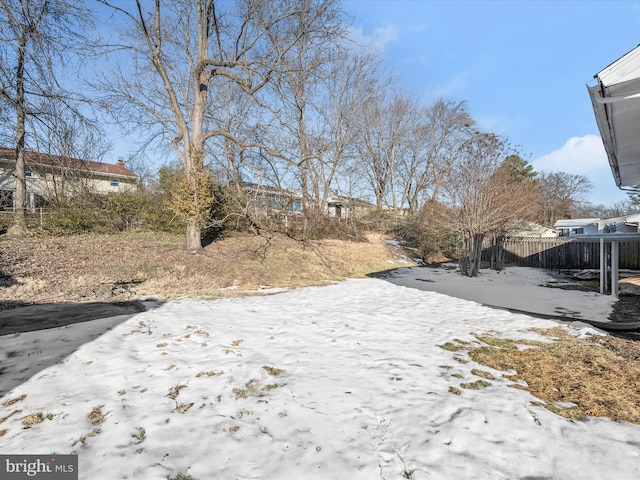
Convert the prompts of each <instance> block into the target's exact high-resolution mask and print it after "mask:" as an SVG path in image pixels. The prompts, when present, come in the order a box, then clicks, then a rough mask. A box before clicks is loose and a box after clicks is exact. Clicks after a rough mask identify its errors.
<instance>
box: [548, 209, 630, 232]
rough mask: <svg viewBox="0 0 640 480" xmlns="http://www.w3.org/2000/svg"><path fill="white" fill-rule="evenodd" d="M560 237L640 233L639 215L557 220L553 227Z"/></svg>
mask: <svg viewBox="0 0 640 480" xmlns="http://www.w3.org/2000/svg"><path fill="white" fill-rule="evenodd" d="M553 226H554V227H555V228H556V229H558V232H559V235H558V236H560V237H574V236H576V235H603V234H609V233H640V214H633V215H624V216H622V217H611V218H573V219H567V220H558V221H557V222H556V223H555V224H554V225H553Z"/></svg>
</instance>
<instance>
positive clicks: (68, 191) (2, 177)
mask: <svg viewBox="0 0 640 480" xmlns="http://www.w3.org/2000/svg"><path fill="white" fill-rule="evenodd" d="M92 167H95V168H100V169H103V170H109V167H111V170H113V173H111V172H108V171H107V172H101V171H93V170H91V168H92ZM14 170H15V161H13V160H11V159H6V158H0V208H11V205H7V203H8V202H7V199H8V198H10V197H12V198H13V197H14V196H15V193H14V192H15V190H16V178H15V176H14ZM59 171H60V169H59V168H57V167H55V166H51V165H43V164H37V163H34V162H28V164H27V167H26V168H25V173H28V172H30V175H28V176H26V178H25V180H26V187H27V206H28V207H29V208H34V207H37V206H40V204H41V203H43V200H44V199H47V198H52V197H53V195H54V192H56V191H57V192H59V193H64V194H65V195H70V196H73V195H74V194H76V193H78V191H79V190H80V187H82V189H88V190H89V191H92V192H94V193H98V194H108V193H119V192H127V191H134V190H135V189H136V183H137V177H136V176H135V175H134V174H133V173H130V172H128V171H127V170H124V166H123V165H107V164H102V163H97V162H83V168H82V169H77V170H72V171H71V174H70V175H67V176H66V178H63V176H62V175H61V174H59V173H57V172H59ZM121 171H126V172H128V173H130V174H127V175H122V174H119V173H116V172H121ZM56 182H58V185H56ZM63 186H64V187H63ZM60 190H63V192H60ZM3 200H4V203H3Z"/></svg>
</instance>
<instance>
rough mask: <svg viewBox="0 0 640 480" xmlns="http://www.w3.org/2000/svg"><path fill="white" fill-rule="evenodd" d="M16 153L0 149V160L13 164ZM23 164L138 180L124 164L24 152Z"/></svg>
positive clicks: (3, 148)
mask: <svg viewBox="0 0 640 480" xmlns="http://www.w3.org/2000/svg"><path fill="white" fill-rule="evenodd" d="M15 155H16V152H15V150H14V149H12V148H5V147H0V160H8V161H11V162H15ZM25 162H26V163H27V164H28V165H30V166H33V165H46V166H54V167H61V166H68V167H70V168H73V169H76V170H84V171H87V172H91V173H97V174H104V175H110V176H117V177H128V178H138V176H137V175H136V174H135V173H133V172H132V171H131V170H129V169H127V168H126V167H125V165H124V162H122V161H120V160H119V161H118V162H117V163H115V164H114V163H103V162H92V161H90V160H80V159H78V158H71V157H61V156H58V155H49V154H46V153H39V152H33V151H30V150H26V151H25Z"/></svg>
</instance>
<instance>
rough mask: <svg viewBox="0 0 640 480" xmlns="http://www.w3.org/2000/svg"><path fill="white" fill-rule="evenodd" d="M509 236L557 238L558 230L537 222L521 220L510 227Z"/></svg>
mask: <svg viewBox="0 0 640 480" xmlns="http://www.w3.org/2000/svg"><path fill="white" fill-rule="evenodd" d="M507 236H508V237H526V238H555V237H557V236H558V231H557V230H555V229H553V228H549V227H545V226H544V225H540V224H538V223H535V222H519V223H518V224H516V225H514V226H513V227H512V228H510V229H509V231H508V232H507Z"/></svg>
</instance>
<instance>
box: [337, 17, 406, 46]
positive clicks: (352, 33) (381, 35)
mask: <svg viewBox="0 0 640 480" xmlns="http://www.w3.org/2000/svg"><path fill="white" fill-rule="evenodd" d="M349 38H350V39H351V41H353V42H354V43H355V44H356V45H361V46H369V47H372V48H374V49H376V50H381V51H384V50H385V49H386V48H387V45H389V44H390V43H393V42H396V41H397V40H398V29H397V27H396V26H395V25H394V24H393V23H388V24H386V25H385V26H383V27H377V28H374V29H373V32H371V33H365V32H364V29H363V28H362V26H360V27H350V28H349Z"/></svg>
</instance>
